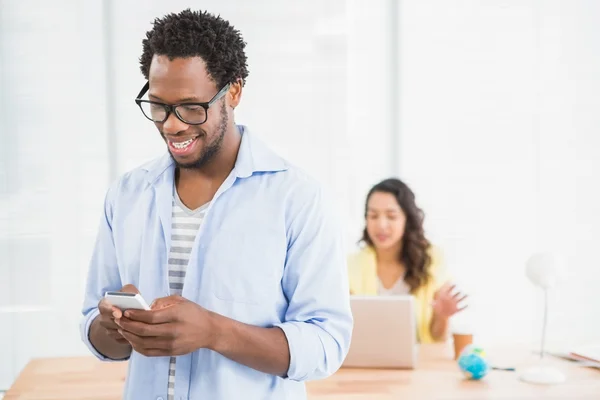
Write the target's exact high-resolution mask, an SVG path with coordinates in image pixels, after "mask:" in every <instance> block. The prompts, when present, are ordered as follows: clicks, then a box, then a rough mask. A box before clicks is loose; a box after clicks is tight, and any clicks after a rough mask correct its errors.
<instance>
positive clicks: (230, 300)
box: [81, 126, 353, 400]
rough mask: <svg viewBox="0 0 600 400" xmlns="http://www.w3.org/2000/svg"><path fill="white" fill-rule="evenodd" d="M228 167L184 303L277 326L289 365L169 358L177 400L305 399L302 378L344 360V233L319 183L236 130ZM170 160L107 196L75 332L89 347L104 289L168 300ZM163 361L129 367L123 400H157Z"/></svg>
mask: <svg viewBox="0 0 600 400" xmlns="http://www.w3.org/2000/svg"><path fill="white" fill-rule="evenodd" d="M240 131H241V132H242V141H241V145H240V150H239V153H238V157H237V161H236V163H235V167H234V168H233V170H232V171H231V173H230V175H229V176H228V177H227V179H226V180H225V181H224V182H223V184H222V185H221V187H220V188H219V190H218V191H217V193H216V195H215V196H214V198H213V200H212V202H211V203H210V206H209V209H208V211H207V214H206V217H205V219H204V222H203V224H202V226H201V228H200V231H199V232H198V235H197V237H196V240H195V245H194V249H193V251H192V254H191V258H190V263H189V266H188V268H187V274H186V277H185V283H184V288H183V297H185V298H187V299H189V300H191V301H194V302H196V303H197V304H199V305H201V306H202V307H204V308H206V309H208V310H212V311H214V312H217V313H219V314H222V315H225V316H227V317H230V318H233V319H235V320H238V321H241V322H244V323H247V324H252V325H256V326H261V327H273V326H278V327H280V328H281V329H282V330H283V332H284V333H285V335H286V337H287V341H288V343H289V350H290V356H291V357H290V358H291V360H290V367H289V370H288V374H287V377H285V378H281V377H277V376H273V375H269V374H265V373H263V372H259V371H257V370H254V369H251V368H249V367H246V366H244V365H241V364H238V363H236V362H234V361H232V360H230V359H228V358H226V357H224V356H222V355H220V354H218V353H216V352H213V351H211V350H208V349H200V350H198V351H195V352H193V353H190V354H187V355H184V356H180V357H177V370H176V376H175V398H176V399H193V400H196V399H198V400H200V399H210V400H218V399H227V400H230V399H277V400H284V399H305V398H306V391H305V386H304V383H303V381H306V380H312V379H320V378H325V377H327V376H329V375H331V374H333V373H334V372H335V371H336V370H337V369H338V368H339V367H340V365H341V364H342V361H343V360H344V358H345V356H346V354H347V352H348V347H349V345H350V338H351V333H352V326H353V321H352V314H351V311H350V305H349V288H348V280H347V272H346V261H345V259H346V257H345V254H344V251H343V242H342V237H343V236H342V232H341V231H340V228H339V226H338V223H337V222H336V219H335V217H334V216H333V215H334V214H333V213H332V212H331V211H330V208H329V207H330V206H329V205H328V203H327V202H326V201H325V200H324V198H323V193H322V190H321V188H320V186H319V185H318V184H317V183H316V181H315V180H313V179H311V178H310V177H308V176H307V175H306V174H305V173H304V172H302V171H301V170H299V169H298V168H296V167H294V166H292V165H290V164H289V163H288V162H286V161H285V160H284V159H282V158H281V157H279V156H278V155H276V154H275V153H274V152H272V151H271V150H270V149H269V148H268V147H267V146H266V145H265V144H264V143H263V142H262V141H260V140H259V139H258V138H257V137H256V136H254V135H252V134H251V133H250V132H249V131H248V130H247V128H245V127H243V126H240ZM174 172H175V165H174V162H173V160H172V158H171V157H170V155H169V154H165V156H163V157H162V158H160V159H158V160H155V161H152V162H150V163H148V164H146V165H144V166H142V167H140V168H137V169H135V170H133V171H131V172H129V173H127V174H125V175H124V176H123V177H121V179H119V180H118V181H117V182H116V183H115V184H114V185H112V186H111V188H110V189H109V190H108V193H107V196H106V200H105V207H104V215H103V218H102V221H101V225H100V229H99V233H98V238H97V242H96V246H95V249H94V252H93V256H92V260H91V263H90V270H89V276H88V282H87V287H86V293H85V300H84V305H83V315H84V317H83V320H82V323H81V335H82V339H83V341H84V342H85V343H86V344H87V345H88V347H89V349H90V350H91V352H92V353H93V354H94V355H96V356H97V357H98V358H99V359H101V360H107V361H109V360H108V359H107V358H106V357H104V356H103V355H102V354H100V353H98V351H97V350H96V349H95V348H94V347H93V346H92V344H91V343H90V341H89V337H88V335H89V328H90V325H91V323H92V321H93V320H94V318H96V316H97V315H98V308H97V305H98V303H99V301H100V300H101V298H102V296H103V295H104V293H105V292H106V291H108V290H119V289H120V288H121V287H122V286H123V285H125V284H133V285H135V286H136V287H137V288H138V289H139V290H140V292H141V294H142V296H143V297H144V298H145V299H146V301H147V302H152V301H153V300H154V299H156V298H159V297H164V296H168V295H169V280H168V254H169V247H170V243H171V211H172V209H171V207H172V200H173V195H174V193H173V190H174ZM168 371H169V357H145V356H143V355H141V354H139V353H137V352H135V351H133V353H132V354H131V357H130V360H129V369H128V377H127V381H126V385H125V391H124V398H125V399H143V400H147V399H158V398H166V397H167V380H168Z"/></svg>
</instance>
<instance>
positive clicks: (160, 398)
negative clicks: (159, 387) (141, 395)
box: [156, 397, 164, 400]
mask: <svg viewBox="0 0 600 400" xmlns="http://www.w3.org/2000/svg"><path fill="white" fill-rule="evenodd" d="M156 400H164V399H163V398H162V397H157V398H156Z"/></svg>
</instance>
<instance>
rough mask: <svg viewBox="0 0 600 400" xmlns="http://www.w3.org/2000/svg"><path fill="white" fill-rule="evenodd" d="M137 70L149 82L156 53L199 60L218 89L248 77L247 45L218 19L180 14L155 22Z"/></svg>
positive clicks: (171, 57)
mask: <svg viewBox="0 0 600 400" xmlns="http://www.w3.org/2000/svg"><path fill="white" fill-rule="evenodd" d="M142 46H143V52H142V56H141V57H140V69H141V70H142V74H144V77H145V78H146V79H148V74H149V71H150V63H151V62H152V57H153V56H154V55H155V54H159V55H164V56H167V57H169V59H170V60H173V59H175V58H188V57H200V58H202V59H203V60H204V62H205V63H206V69H207V72H208V74H209V75H210V77H211V78H212V79H213V80H214V81H215V83H216V85H217V87H218V88H219V89H220V88H222V87H223V86H225V85H226V84H228V83H234V82H236V81H238V80H240V79H241V80H242V84H243V83H244V82H245V81H246V77H247V76H248V68H247V65H246V54H245V53H244V48H245V47H246V43H245V42H244V40H243V39H242V36H241V34H240V32H239V31H238V30H236V29H235V28H234V27H233V26H231V25H230V24H229V22H228V21H226V20H224V19H223V18H221V17H220V16H215V15H212V14H210V13H208V12H206V11H204V12H202V11H191V10H190V9H187V10H184V11H181V12H180V13H179V14H168V15H165V16H164V17H162V18H157V19H155V20H154V24H153V27H152V29H151V30H150V31H148V32H146V39H144V40H143V42H142Z"/></svg>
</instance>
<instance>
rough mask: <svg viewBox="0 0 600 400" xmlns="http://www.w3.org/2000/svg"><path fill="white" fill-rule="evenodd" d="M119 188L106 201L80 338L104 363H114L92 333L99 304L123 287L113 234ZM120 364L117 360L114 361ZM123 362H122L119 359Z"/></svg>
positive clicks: (85, 300)
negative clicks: (105, 294)
mask: <svg viewBox="0 0 600 400" xmlns="http://www.w3.org/2000/svg"><path fill="white" fill-rule="evenodd" d="M115 192H116V188H115V186H114V185H113V186H112V187H111V188H110V189H109V190H108V192H107V195H106V198H105V200H104V213H103V215H102V218H101V221H100V227H99V229H98V234H97V237H96V244H95V246H94V250H93V253H92V259H91V262H90V265H89V270H88V276H87V283H86V289H85V295H84V301H83V309H82V313H83V318H82V320H81V324H80V333H81V339H82V340H83V342H84V343H85V344H86V345H87V347H88V348H89V349H90V351H91V352H92V354H94V355H95V356H96V357H97V358H99V359H100V360H102V361H113V360H111V359H109V358H108V357H106V356H104V355H103V354H101V353H100V352H98V350H96V348H95V347H94V346H93V345H92V343H91V341H90V338H89V333H90V326H91V324H92V322H93V321H94V319H95V318H96V317H97V316H98V315H99V314H100V312H99V311H98V303H99V302H100V300H101V299H102V297H103V296H104V293H105V292H106V291H109V290H120V289H121V287H122V286H123V285H122V284H121V278H120V276H119V268H118V265H117V257H116V251H115V245H114V241H113V235H112V226H111V224H112V218H113V204H114V195H115ZM114 361H117V360H114ZM119 361H120V360H119Z"/></svg>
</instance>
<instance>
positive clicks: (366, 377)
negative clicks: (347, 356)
mask: <svg viewBox="0 0 600 400" xmlns="http://www.w3.org/2000/svg"><path fill="white" fill-rule="evenodd" d="M489 356H490V360H491V361H493V362H494V363H495V365H497V366H503V367H505V366H511V367H516V368H517V370H518V368H519V367H523V366H527V365H528V364H529V363H531V362H533V361H535V359H533V358H532V357H531V356H530V355H529V354H527V353H526V352H515V351H505V350H502V349H498V350H497V351H491V352H490V354H489ZM419 358H420V360H419V366H418V368H417V369H415V370H413V371H400V370H361V369H341V370H340V371H338V373H336V374H335V375H334V376H332V377H330V378H328V379H325V380H321V381H312V382H308V383H307V391H308V394H309V396H308V397H309V399H311V400H334V399H340V400H388V399H389V400H391V399H419V400H427V399H435V400H459V399H460V400H469V399H496V400H499V399H503V400H504V399H557V400H558V399H561V400H562V399H586V400H592V399H594V400H598V399H600V371H599V370H596V369H591V368H583V367H578V366H576V365H574V364H572V363H570V362H567V361H563V360H558V359H553V358H550V359H549V362H550V363H551V364H553V365H555V366H557V367H559V368H560V369H561V370H562V371H563V372H564V373H565V374H566V375H567V381H566V382H565V383H564V384H562V385H557V386H547V387H546V386H537V385H532V384H527V383H524V382H521V381H519V380H518V379H517V374H516V373H515V372H509V371H490V373H489V374H488V376H486V377H485V378H484V379H483V380H481V381H467V380H465V379H463V378H462V375H461V374H460V372H459V371H458V367H457V366H456V363H455V362H454V360H452V359H451V352H450V349H449V348H448V347H447V346H440V345H432V346H422V348H421V351H420V357H419ZM126 367H127V365H126V364H125V363H102V362H100V361H97V360H96V359H95V358H93V357H76V358H54V359H37V360H33V361H31V362H30V363H29V364H28V365H27V367H26V368H25V369H24V370H23V372H22V373H21V375H20V376H19V378H18V379H17V381H16V382H15V383H14V385H13V386H12V387H11V388H10V390H9V391H8V392H7V393H6V395H5V400H42V399H44V400H117V399H121V393H122V392H121V390H122V387H123V383H124V381H125V374H126Z"/></svg>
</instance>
